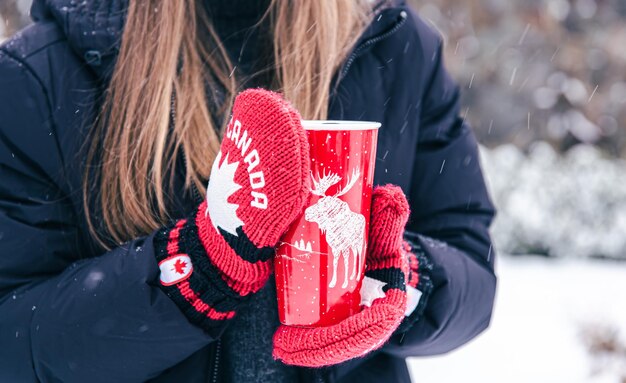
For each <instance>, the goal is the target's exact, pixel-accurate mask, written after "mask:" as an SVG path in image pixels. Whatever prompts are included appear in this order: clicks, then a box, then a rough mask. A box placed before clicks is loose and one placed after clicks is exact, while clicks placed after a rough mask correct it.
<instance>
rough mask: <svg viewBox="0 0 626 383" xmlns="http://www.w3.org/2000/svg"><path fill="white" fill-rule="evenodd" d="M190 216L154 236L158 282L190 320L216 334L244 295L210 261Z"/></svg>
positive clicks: (243, 298) (231, 315)
mask: <svg viewBox="0 0 626 383" xmlns="http://www.w3.org/2000/svg"><path fill="white" fill-rule="evenodd" d="M194 218H195V217H191V218H190V219H183V220H180V221H177V222H176V223H175V224H173V225H171V226H168V227H165V228H162V229H160V230H158V231H157V233H156V235H155V236H154V239H153V244H154V248H155V253H156V258H157V262H158V263H159V267H160V269H161V278H160V279H161V280H160V283H159V286H160V288H161V289H162V290H163V291H164V292H165V293H166V294H167V295H168V296H169V297H170V298H171V299H172V300H173V301H174V303H176V305H177V306H178V307H179V308H180V310H181V311H182V312H183V314H185V316H186V317H187V318H188V319H189V321H190V322H191V323H193V324H195V325H197V326H199V327H201V328H202V329H204V330H205V331H207V332H208V333H209V334H211V335H218V334H219V333H220V332H221V330H222V329H223V328H224V325H225V323H226V321H227V320H228V319H231V318H233V317H234V316H235V310H236V308H237V307H238V306H239V304H240V303H241V302H243V301H244V300H245V296H244V295H242V294H240V293H239V292H238V291H237V290H235V289H233V288H232V287H231V286H230V285H229V283H228V282H227V279H228V278H225V276H224V274H223V273H222V271H221V270H220V269H219V268H218V267H216V265H215V264H213V262H211V257H210V256H209V254H208V253H207V250H206V249H205V248H204V246H203V245H202V243H201V240H200V238H199V234H198V227H197V225H196V221H195V219H194Z"/></svg>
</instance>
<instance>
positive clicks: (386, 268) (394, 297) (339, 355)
mask: <svg viewBox="0 0 626 383" xmlns="http://www.w3.org/2000/svg"><path fill="white" fill-rule="evenodd" d="M371 211H372V216H371V224H370V233H369V244H368V249H367V261H366V264H367V266H366V272H365V279H364V281H363V288H362V289H361V296H362V303H364V302H365V303H366V305H365V306H363V309H362V310H361V312H359V313H358V314H355V315H353V316H351V317H349V318H347V319H345V320H343V321H342V322H340V323H338V324H336V325H332V326H328V327H316V328H304V327H292V326H285V325H281V326H280V327H279V328H278V330H277V331H276V334H275V335H274V358H276V359H280V360H282V361H283V362H285V363H287V364H294V365H298V366H306V367H321V366H328V365H332V364H336V363H341V362H344V361H346V360H348V359H352V358H356V357H360V356H363V355H365V354H367V353H368V352H370V351H372V350H375V349H377V348H379V347H381V346H382V345H383V343H385V341H387V339H389V337H390V336H391V335H392V333H393V332H394V331H395V330H396V328H397V327H398V325H399V324H400V322H402V320H403V318H404V315H405V311H406V306H407V294H406V283H407V278H408V273H409V265H408V262H407V254H406V251H405V249H404V248H403V241H402V234H403V232H404V226H405V224H406V222H407V219H408V216H409V205H408V203H407V201H406V198H405V196H404V193H403V192H402V190H401V189H400V188H399V187H397V186H392V185H387V186H383V187H377V188H376V189H375V190H374V193H373V195H372V210H371ZM367 303H369V304H370V306H367Z"/></svg>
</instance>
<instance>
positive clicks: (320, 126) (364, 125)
mask: <svg viewBox="0 0 626 383" xmlns="http://www.w3.org/2000/svg"><path fill="white" fill-rule="evenodd" d="M301 122H302V127H303V128H304V129H305V130H375V129H378V128H380V125H381V124H380V122H374V121H343V120H302V121H301Z"/></svg>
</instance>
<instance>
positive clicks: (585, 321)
mask: <svg viewBox="0 0 626 383" xmlns="http://www.w3.org/2000/svg"><path fill="white" fill-rule="evenodd" d="M410 2H411V3H412V5H413V6H414V7H415V8H416V9H417V10H418V12H419V14H420V15H421V16H422V17H423V18H425V19H426V20H427V21H428V22H430V23H431V24H432V25H433V26H434V27H435V28H436V29H438V30H439V31H440V32H441V34H442V35H443V36H444V38H445V41H446V52H445V56H446V65H447V67H448V68H449V69H450V71H451V72H452V74H453V76H454V78H455V79H456V80H457V81H458V83H459V84H460V85H461V87H462V91H463V104H464V107H463V111H462V112H463V117H464V118H466V119H467V120H468V121H470V123H471V124H472V126H473V127H474V130H475V132H476V134H477V136H478V139H479V141H480V143H481V144H482V149H481V157H482V163H483V167H484V170H485V173H486V176H487V179H488V183H489V186H490V189H491V191H492V195H493V198H494V201H495V203H496V205H497V206H498V209H499V215H498V217H497V219H496V221H495V223H494V226H493V230H492V233H493V236H494V241H495V244H496V249H497V251H498V252H499V253H500V258H499V262H498V264H497V271H498V276H499V281H500V282H499V289H498V295H497V301H496V306H495V312H494V317H493V322H492V326H491V328H490V330H489V331H487V332H486V333H485V334H483V335H481V336H480V337H479V338H478V339H476V340H475V341H473V342H471V343H470V344H468V345H467V346H465V347H462V348H461V349H460V350H458V351H455V352H452V353H450V354H448V355H445V356H441V357H434V358H419V359H418V358H415V359H412V360H411V372H412V375H413V377H414V379H413V380H414V381H415V382H418V383H435V382H436V383H441V382H459V381H470V382H474V381H480V382H546V383H547V382H550V383H552V382H567V383H576V382H594V383H613V382H615V383H625V382H626V294H625V292H626V0H525V1H520V2H512V1H507V0H464V1H458V0H410ZM30 3H31V0H0V42H1V41H2V40H4V39H6V38H7V37H8V36H10V35H12V34H13V33H15V32H16V31H18V30H19V29H20V28H22V27H23V26H25V25H27V24H28V23H29V19H28V16H27V15H28V10H29V8H30Z"/></svg>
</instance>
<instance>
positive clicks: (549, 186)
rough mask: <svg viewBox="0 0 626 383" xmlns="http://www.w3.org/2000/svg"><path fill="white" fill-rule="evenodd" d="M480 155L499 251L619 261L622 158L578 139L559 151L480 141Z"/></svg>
mask: <svg viewBox="0 0 626 383" xmlns="http://www.w3.org/2000/svg"><path fill="white" fill-rule="evenodd" d="M481 161H482V165H483V170H484V173H485V176H486V178H487V181H488V185H489V188H490V191H491V196H492V198H493V199H494V203H495V204H496V206H497V207H498V215H497V217H496V220H495V221H494V225H493V227H492V230H491V233H492V235H493V240H494V244H495V246H496V249H498V250H499V251H500V252H502V253H507V254H540V255H546V256H556V257H593V258H611V259H622V260H626V235H624V233H626V182H624V181H623V180H625V179H626V161H624V160H621V159H614V158H613V159H611V158H607V156H606V155H605V154H604V153H603V152H602V151H600V150H599V149H598V148H597V147H594V146H592V145H582V144H581V145H577V146H574V147H572V148H571V149H570V150H569V151H568V152H567V153H565V154H564V155H559V154H558V153H557V152H556V151H555V150H554V149H553V147H552V146H551V145H549V144H547V143H544V142H538V143H535V144H533V145H532V146H531V147H530V150H529V152H528V154H525V153H523V152H522V151H521V150H520V149H518V148H517V147H515V146H514V145H511V144H506V145H500V146H498V147H497V148H495V149H487V148H481Z"/></svg>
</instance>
